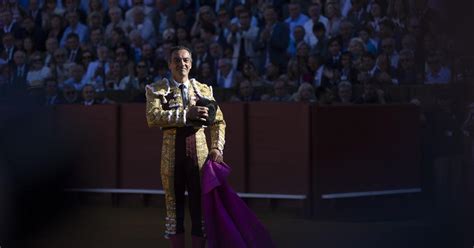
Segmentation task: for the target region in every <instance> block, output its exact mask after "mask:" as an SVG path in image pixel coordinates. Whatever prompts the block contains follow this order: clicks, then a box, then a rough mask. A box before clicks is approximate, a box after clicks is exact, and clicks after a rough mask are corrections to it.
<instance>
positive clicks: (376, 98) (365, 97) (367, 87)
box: [355, 79, 386, 104]
mask: <svg viewBox="0 0 474 248" xmlns="http://www.w3.org/2000/svg"><path fill="white" fill-rule="evenodd" d="M363 85H364V91H363V92H362V95H361V96H360V97H359V98H357V99H356V100H355V103H357V104H374V103H375V104H385V103H386V96H385V93H384V91H383V90H381V89H380V88H379V87H378V85H377V82H376V80H375V79H370V80H368V82H366V83H364V84H363Z"/></svg>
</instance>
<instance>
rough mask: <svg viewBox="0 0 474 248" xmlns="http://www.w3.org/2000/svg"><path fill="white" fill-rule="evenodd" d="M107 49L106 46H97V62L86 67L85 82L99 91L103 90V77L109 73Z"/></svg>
mask: <svg viewBox="0 0 474 248" xmlns="http://www.w3.org/2000/svg"><path fill="white" fill-rule="evenodd" d="M109 69H110V63H109V49H108V48H107V47H106V46H99V47H98V48H97V60H96V61H93V62H91V63H90V64H89V66H88V67H87V72H86V75H85V78H84V80H85V82H86V83H87V84H89V83H92V84H94V85H95V88H96V89H97V90H99V91H102V90H104V85H103V84H104V83H105V82H104V80H105V75H107V73H108V72H109Z"/></svg>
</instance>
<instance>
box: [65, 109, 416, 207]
mask: <svg viewBox="0 0 474 248" xmlns="http://www.w3.org/2000/svg"><path fill="white" fill-rule="evenodd" d="M221 108H222V110H223V112H224V115H225V119H226V121H227V135H226V136H227V143H226V149H225V153H224V158H225V161H226V162H227V163H229V164H230V165H231V167H232V169H233V171H232V173H231V176H230V178H229V181H230V183H231V184H232V185H233V187H234V188H235V189H236V191H238V192H246V193H260V194H268V197H274V196H276V195H275V194H278V195H285V196H289V195H290V196H298V199H307V198H309V199H315V200H316V201H320V200H321V199H323V198H326V199H332V198H338V197H353V196H366V195H377V194H382V195H383V194H399V193H413V192H418V191H417V190H419V188H420V180H419V179H420V141H419V131H418V109H417V108H416V107H414V106H413V105H356V106H326V107H321V106H320V107H318V106H310V105H308V104H299V103H287V104H282V103H247V104H241V103H223V104H221ZM56 115H57V116H56V120H57V126H58V131H59V132H61V133H63V135H64V136H67V137H69V138H68V140H67V141H68V142H81V141H83V142H84V144H85V145H84V147H86V149H85V150H84V151H83V152H82V153H81V154H78V157H80V158H82V161H81V166H80V168H81V170H82V171H83V173H82V175H81V178H83V180H81V182H80V183H79V184H78V185H75V188H89V189H97V188H98V189H101V188H102V189H124V190H132V191H133V190H160V189H161V188H162V187H161V180H160V151H161V131H160V129H159V128H148V127H147V125H146V121H145V114H144V105H143V104H123V105H104V106H93V107H84V106H59V107H58V108H57V109H56ZM400 190H401V191H400ZM127 192H128V191H127ZM347 193H352V195H351V194H349V195H348V194H347ZM353 193H356V194H355V195H354V194H353ZM260 194H259V195H260ZM300 196H301V197H300ZM295 199H296V198H295ZM315 206H317V204H316V203H315Z"/></svg>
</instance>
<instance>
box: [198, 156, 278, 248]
mask: <svg viewBox="0 0 474 248" xmlns="http://www.w3.org/2000/svg"><path fill="white" fill-rule="evenodd" d="M201 172H202V174H201V184H202V194H203V196H202V207H203V212H204V221H205V228H206V234H207V243H208V247H209V248H224V247H225V248H234V247H235V248H243V247H255V248H257V247H258V248H267V247H275V245H274V244H273V241H272V239H271V237H270V234H269V233H268V232H267V231H266V230H265V227H264V226H263V225H262V224H261V223H260V222H259V221H258V219H257V217H256V216H255V214H254V213H253V212H252V211H251V210H250V209H249V208H248V207H247V205H246V204H245V203H244V202H243V201H242V200H241V199H240V198H239V196H238V195H237V194H236V193H235V191H234V190H233V189H232V188H231V187H230V186H229V185H228V184H227V181H226V177H227V176H228V175H229V174H230V168H229V166H227V165H226V164H224V163H217V162H213V161H211V160H207V161H206V163H205V164H204V166H203V167H202V171H201Z"/></svg>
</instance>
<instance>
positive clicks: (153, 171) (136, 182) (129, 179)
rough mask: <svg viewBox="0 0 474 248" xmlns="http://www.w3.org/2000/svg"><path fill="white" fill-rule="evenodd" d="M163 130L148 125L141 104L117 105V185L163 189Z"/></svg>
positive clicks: (143, 106) (121, 186)
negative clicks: (118, 130) (118, 118)
mask: <svg viewBox="0 0 474 248" xmlns="http://www.w3.org/2000/svg"><path fill="white" fill-rule="evenodd" d="M162 137H163V136H162V132H161V130H160V129H159V128H149V127H148V125H147V123H146V118H145V105H144V104H122V105H121V109H120V165H119V172H120V173H119V175H120V179H119V182H120V188H132V189H162V185H161V177H160V159H161V144H162Z"/></svg>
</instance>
